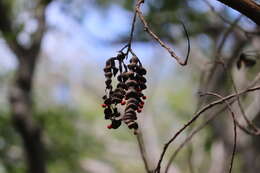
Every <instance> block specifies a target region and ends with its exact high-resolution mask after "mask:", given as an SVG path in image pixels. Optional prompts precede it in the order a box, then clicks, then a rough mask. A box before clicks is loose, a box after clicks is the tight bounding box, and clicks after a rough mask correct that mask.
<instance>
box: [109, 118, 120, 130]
mask: <svg viewBox="0 0 260 173" xmlns="http://www.w3.org/2000/svg"><path fill="white" fill-rule="evenodd" d="M120 126H121V120H112V123H111V124H110V125H109V126H108V128H109V129H117V128H118V127H120Z"/></svg>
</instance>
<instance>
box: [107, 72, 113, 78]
mask: <svg viewBox="0 0 260 173" xmlns="http://www.w3.org/2000/svg"><path fill="white" fill-rule="evenodd" d="M112 75H113V74H112V72H106V73H105V77H106V78H111V77H112Z"/></svg>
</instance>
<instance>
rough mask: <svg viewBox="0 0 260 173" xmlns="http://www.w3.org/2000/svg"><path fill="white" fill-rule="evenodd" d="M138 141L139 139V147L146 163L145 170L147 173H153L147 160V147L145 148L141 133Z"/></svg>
mask: <svg viewBox="0 0 260 173" xmlns="http://www.w3.org/2000/svg"><path fill="white" fill-rule="evenodd" d="M136 139H137V142H138V147H139V150H140V153H141V156H142V159H143V162H144V166H145V170H146V172H147V173H151V171H150V169H149V164H148V160H147V158H146V150H145V147H144V142H143V137H142V134H141V132H139V133H138V134H137V135H136Z"/></svg>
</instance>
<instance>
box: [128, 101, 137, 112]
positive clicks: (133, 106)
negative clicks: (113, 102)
mask: <svg viewBox="0 0 260 173" xmlns="http://www.w3.org/2000/svg"><path fill="white" fill-rule="evenodd" d="M130 108H131V109H134V110H136V109H137V108H138V105H137V104H135V103H129V104H127V105H126V108H125V109H126V111H127V110H128V109H130Z"/></svg>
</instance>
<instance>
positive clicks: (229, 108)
mask: <svg viewBox="0 0 260 173" xmlns="http://www.w3.org/2000/svg"><path fill="white" fill-rule="evenodd" d="M206 95H213V96H215V97H218V98H220V99H223V97H222V96H221V95H219V94H216V93H213V92H208V93H206ZM225 103H226V105H227V107H228V110H229V112H230V114H231V117H232V119H233V124H234V145H233V151H232V156H231V161H230V167H229V173H231V172H232V168H233V162H234V158H235V154H236V146H237V126H236V124H237V123H236V122H237V121H236V118H235V113H234V111H233V110H232V108H231V106H230V104H229V103H228V102H227V101H225Z"/></svg>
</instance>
